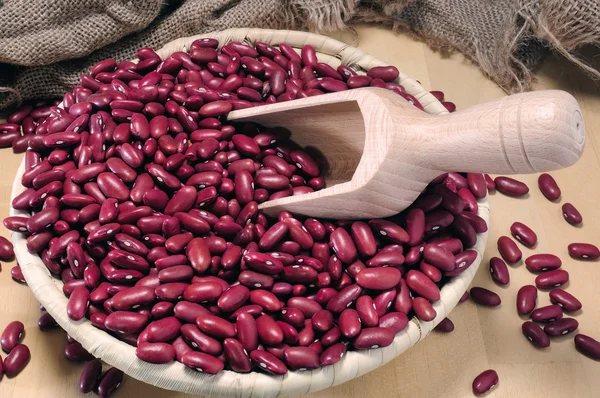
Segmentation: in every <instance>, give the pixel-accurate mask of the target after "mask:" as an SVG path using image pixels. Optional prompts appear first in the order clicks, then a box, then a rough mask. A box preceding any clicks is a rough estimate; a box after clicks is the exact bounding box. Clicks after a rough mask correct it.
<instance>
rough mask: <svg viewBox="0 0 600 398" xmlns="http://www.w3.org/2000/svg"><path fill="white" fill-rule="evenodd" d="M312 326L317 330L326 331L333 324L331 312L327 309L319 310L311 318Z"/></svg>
mask: <svg viewBox="0 0 600 398" xmlns="http://www.w3.org/2000/svg"><path fill="white" fill-rule="evenodd" d="M311 321H312V324H313V328H314V329H315V330H317V331H319V332H323V333H324V332H327V331H328V330H329V329H331V328H332V327H333V325H334V323H333V314H332V313H331V312H329V311H327V310H319V311H317V312H315V314H314V315H313V316H312V318H311Z"/></svg>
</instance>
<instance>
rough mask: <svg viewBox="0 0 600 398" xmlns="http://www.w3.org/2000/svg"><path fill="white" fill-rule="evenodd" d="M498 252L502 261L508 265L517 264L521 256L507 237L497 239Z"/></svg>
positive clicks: (519, 251)
mask: <svg viewBox="0 0 600 398" xmlns="http://www.w3.org/2000/svg"><path fill="white" fill-rule="evenodd" d="M498 251H499V252H500V255H501V256H502V258H503V259H504V261H506V262H508V263H509V264H514V263H517V262H519V261H520V260H521V257H522V256H523V253H521V250H520V249H519V248H518V247H517V245H516V244H515V242H514V241H513V240H512V239H510V238H509V237H508V236H501V237H500V238H498Z"/></svg>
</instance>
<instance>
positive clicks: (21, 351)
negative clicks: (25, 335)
mask: <svg viewBox="0 0 600 398" xmlns="http://www.w3.org/2000/svg"><path fill="white" fill-rule="evenodd" d="M30 358H31V353H30V352H29V348H28V347H27V346H26V345H24V344H18V345H16V346H15V347H14V348H13V349H12V350H11V351H10V354H8V355H7V356H6V358H4V373H6V376H8V377H15V376H16V375H17V374H19V372H21V371H22V370H23V368H25V366H26V365H27V363H28V362H29V359H30Z"/></svg>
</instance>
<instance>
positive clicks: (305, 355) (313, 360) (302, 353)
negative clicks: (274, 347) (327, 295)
mask: <svg viewBox="0 0 600 398" xmlns="http://www.w3.org/2000/svg"><path fill="white" fill-rule="evenodd" d="M283 353H284V358H285V362H286V363H287V364H288V366H289V367H290V368H292V369H297V370H308V369H316V368H318V367H319V364H320V361H319V354H317V353H316V352H315V351H313V350H312V349H310V348H309V347H286V348H285V349H284V351H283Z"/></svg>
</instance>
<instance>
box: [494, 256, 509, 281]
mask: <svg viewBox="0 0 600 398" xmlns="http://www.w3.org/2000/svg"><path fill="white" fill-rule="evenodd" d="M490 273H491V275H492V279H493V280H494V282H496V283H497V284H499V285H507V284H508V282H510V274H509V272H508V267H507V266H506V263H505V262H504V261H502V259H501V258H498V257H492V258H490Z"/></svg>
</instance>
